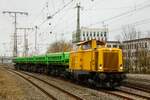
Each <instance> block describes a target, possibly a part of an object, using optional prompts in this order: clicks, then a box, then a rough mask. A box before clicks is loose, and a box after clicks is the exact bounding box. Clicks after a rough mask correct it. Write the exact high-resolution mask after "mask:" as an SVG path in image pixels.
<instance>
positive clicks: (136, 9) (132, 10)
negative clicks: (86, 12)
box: [88, 0, 150, 26]
mask: <svg viewBox="0 0 150 100" xmlns="http://www.w3.org/2000/svg"><path fill="white" fill-rule="evenodd" d="M146 2H147V0H146V1H144V2H143V3H141V4H139V5H137V6H141V5H143V4H145V3H146ZM148 7H150V4H146V5H144V6H142V7H136V8H134V9H131V10H129V11H125V12H123V13H121V14H119V15H116V16H113V17H110V18H107V19H104V20H102V21H99V22H96V23H93V24H90V25H88V26H93V25H97V24H100V23H104V22H107V21H111V20H113V19H117V18H119V17H122V16H124V15H127V14H129V13H132V12H135V11H140V10H143V9H144V8H148Z"/></svg>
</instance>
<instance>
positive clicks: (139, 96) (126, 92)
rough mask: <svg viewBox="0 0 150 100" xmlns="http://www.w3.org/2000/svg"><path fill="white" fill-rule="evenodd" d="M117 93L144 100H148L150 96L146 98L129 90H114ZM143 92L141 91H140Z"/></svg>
mask: <svg viewBox="0 0 150 100" xmlns="http://www.w3.org/2000/svg"><path fill="white" fill-rule="evenodd" d="M116 90H117V91H118V92H121V93H125V94H129V95H132V96H135V97H137V98H141V99H146V100H150V96H146V95H143V94H137V93H135V92H131V91H130V90H129V89H128V90H126V89H116ZM141 92H143V91H141Z"/></svg>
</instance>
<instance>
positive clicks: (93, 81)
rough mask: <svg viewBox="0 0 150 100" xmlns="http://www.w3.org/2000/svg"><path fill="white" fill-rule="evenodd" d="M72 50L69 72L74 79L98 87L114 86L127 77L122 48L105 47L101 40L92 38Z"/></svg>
mask: <svg viewBox="0 0 150 100" xmlns="http://www.w3.org/2000/svg"><path fill="white" fill-rule="evenodd" d="M77 46H78V48H77V50H76V51H71V52H70V59H69V72H70V73H71V76H73V79H76V80H78V81H80V82H85V83H90V85H92V86H96V87H106V88H107V87H108V88H114V87H117V86H120V85H121V82H122V80H123V79H124V78H125V74H124V71H123V62H122V50H121V49H119V48H108V47H105V43H104V42H101V41H96V40H91V41H85V42H80V43H78V44H77Z"/></svg>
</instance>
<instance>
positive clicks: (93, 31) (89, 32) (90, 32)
mask: <svg viewBox="0 0 150 100" xmlns="http://www.w3.org/2000/svg"><path fill="white" fill-rule="evenodd" d="M107 36H108V29H107V28H86V27H81V29H80V36H79V41H78V42H81V41H88V40H91V39H96V40H99V41H107ZM76 38H77V37H76V34H75V33H73V35H72V39H73V42H74V41H76Z"/></svg>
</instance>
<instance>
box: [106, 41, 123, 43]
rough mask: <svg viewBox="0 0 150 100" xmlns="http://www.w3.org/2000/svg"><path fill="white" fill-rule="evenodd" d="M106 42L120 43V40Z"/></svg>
mask: <svg viewBox="0 0 150 100" xmlns="http://www.w3.org/2000/svg"><path fill="white" fill-rule="evenodd" d="M106 43H120V41H107V42H106Z"/></svg>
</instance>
